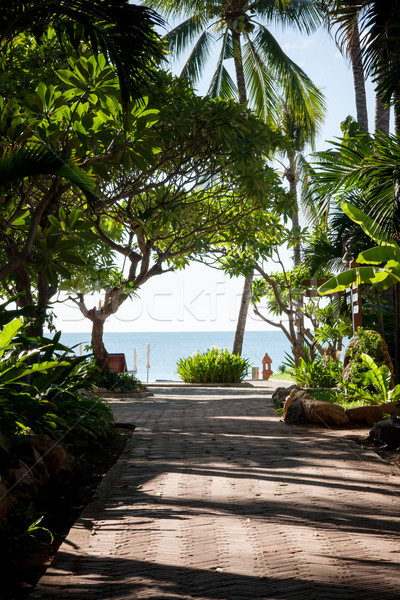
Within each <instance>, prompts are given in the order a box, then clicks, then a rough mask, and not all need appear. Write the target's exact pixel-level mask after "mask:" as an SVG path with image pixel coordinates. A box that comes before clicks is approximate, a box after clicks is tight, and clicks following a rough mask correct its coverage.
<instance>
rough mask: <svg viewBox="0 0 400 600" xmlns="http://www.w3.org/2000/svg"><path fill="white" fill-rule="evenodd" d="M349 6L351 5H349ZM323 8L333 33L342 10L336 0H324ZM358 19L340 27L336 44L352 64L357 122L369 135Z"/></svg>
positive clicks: (329, 28)
mask: <svg viewBox="0 0 400 600" xmlns="http://www.w3.org/2000/svg"><path fill="white" fill-rule="evenodd" d="M347 4H349V3H347ZM322 7H323V10H324V12H325V14H326V17H327V25H328V30H329V31H330V32H332V31H333V30H334V29H335V25H337V23H338V21H340V17H341V15H342V13H341V9H342V8H343V7H340V6H338V3H337V1H336V0H322ZM358 18H359V15H358V14H357V15H356V17H354V18H353V19H351V20H350V22H348V23H346V26H343V23H342V27H339V28H338V30H337V31H336V35H335V36H334V37H335V41H336V44H337V46H338V48H339V50H340V52H341V53H342V55H343V56H344V57H345V58H348V59H349V60H350V63H351V68H352V71H353V81H354V94H355V103H356V114H357V122H358V124H359V126H360V129H361V131H363V132H365V133H368V108H367V95H366V91H365V69H364V64H363V59H362V52H361V40H360V31H359V26H358Z"/></svg>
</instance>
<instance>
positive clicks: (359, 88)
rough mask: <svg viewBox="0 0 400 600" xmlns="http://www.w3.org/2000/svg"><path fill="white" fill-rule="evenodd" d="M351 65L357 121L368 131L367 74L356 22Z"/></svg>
mask: <svg viewBox="0 0 400 600" xmlns="http://www.w3.org/2000/svg"><path fill="white" fill-rule="evenodd" d="M350 56H351V66H352V70H353V81H354V92H355V100H356V112H357V122H358V124H359V126H360V129H361V131H363V132H364V133H368V109H367V95H366V93H365V74H364V66H363V63H362V57H361V47H360V35H359V31H358V24H357V23H356V24H355V27H354V31H353V40H352V46H351V50H350Z"/></svg>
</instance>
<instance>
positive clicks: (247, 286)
mask: <svg viewBox="0 0 400 600" xmlns="http://www.w3.org/2000/svg"><path fill="white" fill-rule="evenodd" d="M232 40H233V54H234V62H235V71H236V85H237V88H238V94H239V104H244V103H245V102H247V94H246V83H245V79H244V71H243V61H242V49H241V44H240V33H238V32H237V31H232ZM253 277H254V275H253V273H251V274H250V275H248V276H247V277H246V278H245V282H244V286H243V293H242V301H241V303H240V311H239V316H238V321H237V324H236V333H235V340H234V342H233V349H232V353H233V354H239V355H241V354H242V349H243V339H244V332H245V330H246V321H247V313H248V310H249V305H250V296H251V286H252V284H253Z"/></svg>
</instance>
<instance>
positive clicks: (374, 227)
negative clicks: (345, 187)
mask: <svg viewBox="0 0 400 600" xmlns="http://www.w3.org/2000/svg"><path fill="white" fill-rule="evenodd" d="M340 207H341V209H342V210H343V212H344V213H345V214H346V215H347V216H348V217H349V218H350V219H351V220H352V221H354V223H357V225H360V227H361V228H362V229H363V230H364V231H365V233H366V234H367V235H368V236H369V237H370V238H371V239H373V240H374V241H375V242H378V243H380V244H384V245H387V246H392V247H396V244H395V243H394V242H393V239H392V238H391V237H390V236H389V235H387V234H385V233H384V232H383V231H382V230H381V229H380V227H379V224H378V223H377V222H376V221H374V220H373V219H371V217H369V216H368V215H367V213H365V212H364V211H362V210H361V209H359V208H357V207H356V206H354V205H353V204H350V202H341V204H340Z"/></svg>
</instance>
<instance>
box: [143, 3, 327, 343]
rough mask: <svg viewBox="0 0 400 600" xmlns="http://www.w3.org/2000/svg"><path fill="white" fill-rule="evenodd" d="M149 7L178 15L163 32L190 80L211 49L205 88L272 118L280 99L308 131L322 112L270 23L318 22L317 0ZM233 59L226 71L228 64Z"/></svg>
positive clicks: (308, 27)
mask: <svg viewBox="0 0 400 600" xmlns="http://www.w3.org/2000/svg"><path fill="white" fill-rule="evenodd" d="M149 5H150V6H152V7H154V8H156V9H157V10H159V11H161V13H162V14H163V15H164V16H165V17H166V19H169V18H172V19H174V20H179V21H180V23H179V24H178V25H176V26H174V27H173V28H172V29H171V31H169V32H168V33H167V35H166V36H165V39H166V40H167V42H168V48H169V50H170V51H171V53H172V55H173V56H174V57H176V58H181V57H182V56H185V62H184V66H183V69H182V75H183V76H184V77H185V78H187V79H189V80H190V81H193V82H197V81H198V80H199V79H200V77H201V75H202V74H203V73H204V70H205V68H206V66H208V65H209V59H210V55H211V53H212V52H213V51H214V49H215V48H216V47H217V48H218V52H219V55H218V60H217V66H216V69H215V72H214V74H213V76H212V79H211V82H210V86H209V89H208V94H210V95H211V96H213V97H218V96H222V97H228V98H231V97H233V98H237V100H238V101H239V103H240V104H245V103H247V104H248V105H249V106H251V107H252V109H253V110H254V111H255V112H256V113H257V114H258V115H259V116H260V117H261V118H262V119H263V120H265V121H267V122H274V123H275V124H277V123H278V121H279V106H280V98H281V96H283V98H284V101H285V103H286V104H287V106H288V107H289V108H290V111H291V113H292V114H293V115H295V117H296V118H297V119H298V120H299V122H301V123H302V124H303V126H304V127H305V128H306V129H307V131H315V129H316V127H317V124H318V123H319V122H320V120H321V118H322V114H323V97H322V94H321V92H320V91H319V90H318V88H316V86H315V85H314V84H313V83H312V81H311V80H310V79H309V77H308V76H307V75H306V74H305V73H304V71H303V70H302V69H301V68H300V67H299V66H298V65H296V64H295V63H294V62H293V61H292V60H291V59H290V58H289V57H288V56H287V55H286V54H285V52H284V51H283V49H282V47H281V46H280V45H279V43H278V42H277V40H276V39H275V37H274V35H273V33H272V31H271V28H269V26H270V25H272V24H276V23H278V24H280V25H282V26H283V27H292V28H295V29H297V30H299V31H301V32H303V33H305V34H308V33H310V32H312V31H314V30H315V29H316V27H317V26H318V25H319V24H320V22H321V13H320V11H319V7H318V5H317V3H315V2H311V1H309V0H290V1H288V0H279V1H278V2H277V1H276V0H261V1H257V2H255V3H254V2H248V1H247V0H239V1H236V0H235V1H228V2H221V1H219V0H217V1H216V0H207V2H199V1H194V2H193V1H190V2H188V1H184V2H181V1H179V2H177V1H175V0H151V2H150V3H149ZM230 60H231V61H232V60H233V64H234V75H233V74H232V72H231V71H230V69H229V67H228V64H229V61H230ZM251 283H252V274H251V272H250V273H249V274H248V276H247V277H246V278H245V283H244V288H243V295H242V302H241V306H240V312H239V318H238V324H237V329H236V335H235V340H234V345H233V352H234V353H239V354H240V353H241V351H242V345H243V337H244V331H245V325H246V318H247V312H248V307H249V302H250V291H251Z"/></svg>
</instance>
